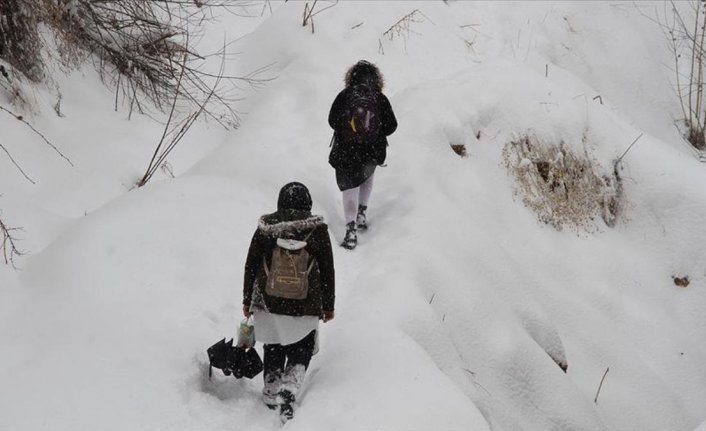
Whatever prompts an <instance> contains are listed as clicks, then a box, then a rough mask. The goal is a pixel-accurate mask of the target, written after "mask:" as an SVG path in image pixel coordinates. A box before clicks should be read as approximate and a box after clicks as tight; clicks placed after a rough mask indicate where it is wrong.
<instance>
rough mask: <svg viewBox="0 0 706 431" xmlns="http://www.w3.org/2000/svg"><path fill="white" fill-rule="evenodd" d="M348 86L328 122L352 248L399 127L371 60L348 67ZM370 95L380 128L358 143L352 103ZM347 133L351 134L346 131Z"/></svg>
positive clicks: (348, 242)
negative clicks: (354, 135)
mask: <svg viewBox="0 0 706 431" xmlns="http://www.w3.org/2000/svg"><path fill="white" fill-rule="evenodd" d="M345 84H346V87H345V88H344V89H343V90H342V91H341V92H340V93H339V94H338V95H337V96H336V98H335V100H334V101H333V104H332V105H331V110H330V111H329V116H328V123H329V125H330V126H331V128H332V129H333V130H334V135H333V141H332V142H333V143H332V148H331V153H330V154H329V164H331V166H332V167H333V168H334V169H336V182H337V184H338V188H339V189H340V190H341V192H342V193H343V212H344V216H345V222H346V235H345V238H344V240H343V242H342V244H341V246H343V247H345V248H347V249H353V248H355V247H356V245H357V243H358V236H357V229H367V220H366V211H367V208H368V202H369V200H370V195H371V193H372V187H373V177H374V174H375V168H376V167H377V166H379V165H383V164H384V163H385V159H386V158H387V145H388V143H387V136H389V135H391V134H392V133H393V132H394V131H395V130H396V129H397V119H396V118H395V114H394V112H393V111H392V106H391V105H390V101H389V100H388V99H387V97H386V96H385V95H384V94H383V93H382V88H383V77H382V73H381V72H380V70H379V69H378V68H377V66H375V65H374V64H372V63H369V62H367V61H365V60H361V61H359V62H358V63H356V64H355V65H353V66H352V67H351V68H349V69H348V71H347V73H346V77H345ZM361 92H363V93H366V94H370V95H371V96H370V97H369V98H370V99H372V100H373V101H372V102H371V103H372V104H373V105H374V108H373V109H374V111H375V112H377V113H379V117H380V118H379V129H377V133H376V135H375V136H372V137H371V138H369V139H367V140H366V142H363V143H360V142H355V141H354V140H353V139H352V138H351V137H350V135H351V133H350V130H349V129H350V128H353V130H354V131H355V124H354V123H352V120H351V118H349V117H350V116H351V113H350V106H351V104H352V103H354V102H352V100H354V99H355V98H356V97H358V96H357V94H358V93H361ZM347 132H348V133H347Z"/></svg>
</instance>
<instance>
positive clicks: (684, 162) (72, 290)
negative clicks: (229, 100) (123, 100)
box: [0, 1, 706, 431]
mask: <svg viewBox="0 0 706 431" xmlns="http://www.w3.org/2000/svg"><path fill="white" fill-rule="evenodd" d="M303 8H304V3H303V2H287V3H284V4H279V5H276V7H275V8H274V11H273V13H272V14H271V15H270V13H269V11H266V19H264V20H262V23H261V24H259V25H258V26H257V27H256V28H255V29H254V31H252V32H251V33H250V34H248V35H247V36H246V37H244V38H243V39H241V40H240V41H238V43H237V44H234V45H233V50H234V51H238V52H241V53H242V54H241V55H240V56H238V57H236V58H235V60H233V62H232V64H230V65H229V69H230V72H233V73H244V72H247V71H250V70H253V69H254V68H257V67H259V66H261V65H265V64H273V66H272V69H271V70H270V72H269V73H271V74H272V75H273V76H276V79H275V80H273V81H271V82H270V83H269V84H268V85H267V86H266V87H265V88H264V89H260V90H257V91H251V92H249V93H248V98H247V99H246V100H245V101H244V102H242V104H241V105H240V106H239V109H240V110H242V111H244V112H245V114H244V116H243V123H242V127H241V128H239V129H238V130H236V131H232V132H228V133H226V132H224V131H222V130H219V129H217V128H215V126H212V125H209V124H200V125H199V126H198V128H197V129H196V128H195V129H194V130H193V131H192V132H191V134H190V135H189V136H188V141H185V142H183V143H182V144H181V146H180V147H179V151H180V152H179V153H176V154H175V155H174V158H173V159H172V165H173V166H174V167H175V173H177V178H175V179H166V178H165V179H163V180H161V181H157V182H154V183H152V184H149V185H147V186H146V187H143V188H141V189H135V190H130V191H128V190H129V189H130V187H131V184H132V183H133V182H134V181H135V180H136V179H137V177H138V175H139V174H140V170H141V169H143V168H144V167H143V163H146V161H147V159H148V157H149V155H150V151H151V146H152V144H153V143H154V142H155V140H156V139H155V136H157V135H158V134H159V125H156V124H153V123H151V122H150V121H149V120H147V119H145V118H133V119H132V120H131V121H130V122H127V121H126V120H125V119H124V117H125V115H124V114H123V113H115V112H112V110H111V95H110V91H109V90H105V89H103V88H102V87H101V86H100V84H99V82H98V80H97V78H96V77H95V75H94V74H93V73H92V72H90V71H88V70H86V71H84V73H83V74H82V75H79V74H73V75H71V76H69V77H66V78H60V79H59V81H60V84H61V85H62V93H63V94H64V98H63V101H62V106H64V110H65V113H66V115H67V116H66V118H57V117H55V116H53V113H51V112H52V111H51V108H48V106H51V104H50V100H49V99H50V97H49V96H46V95H45V96H41V97H39V99H40V105H41V99H42V97H43V98H44V99H47V100H46V102H45V103H46V106H47V107H44V108H42V111H43V112H44V113H43V114H36V115H35V120H36V123H37V126H38V127H39V128H40V129H42V130H43V131H44V132H45V133H46V134H47V135H48V136H51V137H53V138H54V140H55V141H56V142H57V144H59V145H60V147H61V148H62V149H63V150H64V151H65V152H66V153H67V155H69V156H70V157H71V158H72V161H73V162H74V164H75V165H76V166H75V167H74V168H71V167H70V166H67V165H66V163H64V162H63V160H61V159H58V158H56V157H55V156H53V155H52V154H51V153H50V152H48V153H47V154H45V153H44V152H40V151H43V150H44V149H43V148H42V147H41V146H40V144H38V143H36V137H35V136H33V135H32V134H31V133H29V132H27V131H26V130H25V129H23V128H22V126H21V124H16V122H14V121H12V120H11V119H10V120H8V119H7V118H2V119H1V120H0V121H2V123H1V124H2V127H3V138H2V139H3V144H5V143H8V145H14V146H12V147H10V149H11V150H12V151H13V152H15V153H16V154H17V155H20V156H21V161H22V162H23V163H24V164H25V165H26V166H27V168H28V170H29V171H30V172H33V173H34V174H35V176H36V177H37V184H36V185H31V184H28V183H27V182H26V181H24V180H23V179H22V178H21V177H20V176H19V175H18V173H17V172H16V171H14V170H12V169H11V167H12V166H11V165H10V164H9V163H8V162H7V160H4V159H2V158H0V163H2V165H0V166H2V170H1V171H0V178H1V179H2V182H1V184H2V187H3V188H2V190H0V191H1V192H2V193H3V196H2V198H0V208H1V209H2V210H3V212H2V217H3V220H5V221H6V222H8V223H10V224H12V225H22V226H24V227H25V229H26V231H25V232H24V236H26V238H27V240H26V241H25V242H23V243H22V244H23V246H24V247H25V248H26V249H27V250H28V251H30V254H28V255H27V256H24V257H22V258H20V259H19V260H18V266H19V271H16V272H15V271H12V270H11V269H10V268H7V267H0V284H1V285H2V289H0V345H2V346H3V353H2V355H0V387H1V388H2V390H0V429H8V430H10V429H11V430H40V429H47V430H77V429H79V430H83V429H96V428H98V429H104V430H124V429H130V430H137V429H145V430H155V429H174V430H182V429H183V430H187V429H201V430H211V429H213V430H216V429H218V430H222V429H224V428H226V427H227V428H235V429H248V430H270V429H277V428H278V427H279V422H278V419H277V418H276V417H275V415H273V414H272V412H270V411H269V410H267V409H266V408H265V407H264V406H263V405H262V404H261V403H260V401H259V391H260V390H261V380H260V379H259V378H258V379H255V380H254V381H235V380H233V379H232V378H226V377H225V376H221V375H217V376H214V380H213V381H208V378H207V377H206V374H205V363H206V358H205V349H206V348H207V347H208V346H209V345H210V344H212V343H213V342H215V341H217V339H219V338H221V337H222V336H226V335H229V334H230V335H232V334H233V332H234V331H235V328H236V326H237V324H238V322H239V320H240V316H239V309H240V305H239V304H240V301H241V297H240V295H241V293H240V289H241V277H242V266H243V264H244V261H245V254H246V252H247V246H248V243H249V239H250V236H251V235H252V231H253V230H254V228H255V224H256V220H257V217H258V216H259V215H260V214H262V213H264V212H269V211H271V210H273V209H274V207H275V202H276V195H277V191H278V190H279V188H280V187H281V186H282V185H283V184H284V183H286V182H288V181H291V180H299V181H302V182H304V183H305V184H307V185H308V186H309V188H310V189H311V192H312V196H313V198H314V211H315V212H317V213H320V214H322V215H324V216H325V218H326V219H327V221H328V222H329V225H330V227H331V233H332V236H333V237H334V238H335V239H336V240H337V241H340V239H341V238H342V234H343V227H342V224H343V223H342V221H341V219H342V214H341V213H342V211H341V209H340V196H339V192H338V190H337V188H336V185H335V181H334V175H333V170H332V169H331V168H330V167H329V166H328V165H327V163H326V160H327V154H328V142H329V139H330V136H331V131H330V129H329V128H328V125H327V124H326V116H327V113H328V108H329V106H330V103H331V101H332V100H333V97H334V96H335V95H336V93H337V92H338V91H339V90H340V88H341V86H342V78H343V73H344V71H345V69H346V68H347V67H348V66H350V65H351V64H352V63H354V62H355V61H357V60H358V59H361V58H366V59H369V60H372V61H374V62H376V63H377V64H378V65H379V66H380V68H381V69H382V71H383V72H384V73H385V77H386V90H385V91H386V94H387V95H388V96H389V97H390V99H391V102H392V105H393V108H394V109H395V112H396V114H397V117H398V121H399V123H400V127H399V129H398V131H397V132H396V133H395V134H394V135H393V136H392V137H391V138H390V143H391V146H390V148H389V151H388V154H389V160H388V164H389V166H388V167H386V168H382V169H380V170H379V171H378V173H377V175H376V186H375V191H374V195H373V202H372V203H371V207H370V214H369V217H370V224H371V228H370V231H369V232H367V233H365V234H362V235H361V236H360V246H359V247H358V248H357V249H356V250H355V251H354V252H347V251H345V250H343V249H339V248H336V250H335V259H336V271H337V303H336V311H337V314H336V316H337V317H336V319H335V320H334V321H333V322H331V323H329V324H326V325H323V326H322V339H321V352H320V353H319V354H318V355H317V356H316V357H315V359H314V361H313V362H312V366H311V369H310V372H309V374H308V378H307V382H306V388H305V390H304V394H303V398H302V402H301V406H300V408H299V410H298V412H297V415H296V417H295V419H294V420H293V421H291V422H290V423H289V424H287V425H286V427H287V428H289V429H293V430H294V429H301V430H319V429H321V430H330V429H336V430H368V429H370V430H372V429H379V430H385V431H387V430H398V429H399V430H427V429H438V430H469V429H472V430H489V429H493V430H549V429H552V430H602V429H605V430H688V431H691V430H695V429H697V427H699V424H702V422H703V421H704V420H705V419H706V385H704V382H706V366H704V364H706V350H704V348H703V347H702V346H701V343H700V341H701V340H703V339H705V338H706V319H705V318H704V317H703V315H704V314H703V313H702V310H703V309H705V308H706V293H704V289H705V288H706V253H705V252H704V248H703V246H702V244H703V243H704V241H706V226H705V225H704V224H703V221H702V218H701V217H700V216H701V215H702V214H704V213H706V189H704V187H703V186H702V184H703V183H704V181H705V180H706V171H705V170H704V165H703V164H700V163H699V162H697V161H696V159H695V158H694V157H693V156H692V153H691V152H690V150H689V149H688V148H687V147H686V146H685V145H684V143H683V142H682V141H681V139H680V138H679V136H678V135H677V133H676V130H675V129H674V127H673V125H672V122H673V117H675V116H676V112H677V108H678V105H677V102H676V100H674V99H673V96H672V94H671V91H672V90H671V87H670V85H669V80H670V78H671V76H670V72H669V70H668V69H667V68H666V67H665V66H664V65H665V64H668V62H669V61H670V59H669V55H668V52H667V51H666V48H663V46H664V45H663V44H662V43H663V42H662V40H661V37H662V36H661V33H660V31H659V29H658V28H655V27H654V25H653V24H652V23H650V22H649V21H647V20H646V19H644V17H643V16H642V15H641V12H642V13H645V12H646V11H645V10H641V11H638V10H636V9H635V6H634V5H633V4H632V3H598V2H583V3H566V2H556V3H539V2H527V3H512V4H507V3H498V2H478V3H476V2H449V4H446V3H444V2H440V1H435V2H417V1H414V2H401V1H399V2H398V1H395V2H358V1H356V2H339V4H337V5H336V6H334V7H332V8H330V9H327V10H325V11H323V12H322V13H320V14H319V15H317V16H316V17H315V25H316V27H315V33H313V34H312V32H311V28H310V27H306V28H303V27H301V13H302V10H303ZM414 10H418V12H417V13H416V14H415V15H414V16H413V19H414V22H412V23H411V24H410V27H409V32H407V31H406V30H403V31H402V32H400V33H393V34H394V36H393V37H392V38H391V39H390V38H389V37H387V36H385V35H383V33H384V32H385V31H386V30H387V29H388V28H390V27H391V26H392V25H393V24H394V23H395V22H397V21H398V20H399V19H400V18H402V17H403V16H405V15H407V14H409V13H411V12H413V11H414ZM240 20H241V18H237V17H234V16H229V15H224V16H223V21H222V23H221V24H220V25H219V26H218V29H214V30H213V33H212V34H209V37H208V38H204V41H203V43H204V44H208V43H211V42H212V43H213V44H214V45H217V44H218V43H222V40H223V33H222V31H223V30H225V31H228V37H229V38H235V37H236V36H240V35H241V34H242V33H241V32H242V30H239V25H238V24H239V22H240ZM361 23H362V24H361ZM249 25H251V24H249ZM240 28H242V27H240ZM86 84H88V85H86ZM42 94H43V93H42ZM597 95H600V96H601V100H602V101H603V104H601V103H599V102H598V99H596V100H593V99H594V97H596V96H597ZM49 113H51V114H49ZM5 130H8V133H7V135H6V134H5V132H4V131H5ZM640 133H644V135H643V137H642V138H641V139H640V141H639V142H638V143H637V144H636V145H635V146H634V147H633V149H632V150H631V151H630V153H629V154H628V155H627V156H626V157H625V159H624V161H623V163H622V164H621V166H622V170H621V171H620V174H621V177H622V179H623V193H624V197H625V202H624V205H623V208H622V212H621V215H620V218H619V220H618V223H617V225H616V226H615V227H614V228H609V227H607V226H605V225H604V224H602V222H596V224H595V226H594V229H593V230H592V231H591V232H590V233H586V232H582V233H578V234H577V233H575V232H572V231H570V230H565V231H562V232H559V231H556V230H555V229H553V228H551V227H549V226H546V225H543V224H541V223H539V222H537V217H536V215H535V214H533V213H532V212H531V211H530V210H528V209H527V208H525V206H524V205H523V204H522V200H521V199H520V198H519V197H516V196H515V195H514V184H513V181H514V180H513V178H512V177H511V176H510V175H509V174H508V172H507V169H506V168H505V165H504V162H503V157H502V151H503V148H504V147H505V145H506V144H507V143H509V142H510V141H511V140H514V139H517V138H518V137H519V136H522V135H524V134H532V135H533V136H536V137H538V138H540V139H542V140H547V141H553V142H559V141H563V142H564V143H565V144H566V145H567V146H568V148H571V149H574V150H575V151H578V152H581V153H585V154H587V155H588V156H589V157H590V158H591V159H592V160H594V161H595V163H596V165H597V166H599V167H600V168H601V169H604V170H612V163H613V160H614V159H616V158H617V157H619V156H620V155H621V154H623V152H624V151H625V149H626V148H627V146H628V145H629V144H630V143H631V142H632V141H633V139H635V137H637V136H638V135H639V134H640ZM6 136H8V137H11V138H12V139H6V138H5V137H6ZM449 144H464V145H465V146H466V149H467V151H468V153H469V155H468V157H466V158H460V157H458V156H457V155H456V154H455V153H454V152H452V151H451V149H450V147H449ZM31 145H36V147H32V146H31ZM197 160H198V162H197ZM62 163H63V164H62ZM192 165H193V166H192ZM684 275H688V276H689V279H690V284H689V286H688V287H686V288H680V287H677V286H675V285H674V283H673V280H672V276H684ZM556 361H558V362H562V363H566V364H568V372H567V373H564V372H563V371H562V369H561V368H560V367H559V366H557V364H556ZM607 368H610V370H609V372H608V374H607V375H606V376H605V381H604V382H603V385H602V388H601V391H600V394H599V397H598V400H597V403H596V402H594V398H595V397H596V392H597V389H598V385H599V383H600V382H601V377H603V375H604V373H605V372H606V369H607ZM701 426H702V427H703V425H701ZM699 429H700V428H699Z"/></svg>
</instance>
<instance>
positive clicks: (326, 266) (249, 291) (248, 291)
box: [243, 210, 336, 316]
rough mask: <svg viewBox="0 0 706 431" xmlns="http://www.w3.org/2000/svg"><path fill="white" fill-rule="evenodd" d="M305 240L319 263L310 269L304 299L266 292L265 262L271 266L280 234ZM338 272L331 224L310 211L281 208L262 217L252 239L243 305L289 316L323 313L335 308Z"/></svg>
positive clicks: (247, 262) (309, 250)
mask: <svg viewBox="0 0 706 431" xmlns="http://www.w3.org/2000/svg"><path fill="white" fill-rule="evenodd" d="M309 233H311V235H310V236H309V238H308V239H307V240H306V242H307V245H306V247H305V249H306V251H307V252H309V255H310V256H313V258H314V259H315V261H316V263H315V264H314V266H313V267H312V270H311V272H310V273H309V293H308V295H307V297H306V298H305V299H302V300H296V299H285V298H277V297H273V296H270V295H267V293H265V284H266V282H267V275H266V274H265V269H264V266H263V262H267V267H268V268H269V267H270V265H271V264H272V251H273V250H274V248H275V247H276V242H277V238H292V239H297V240H304V238H305V237H306V236H307V235H309ZM335 298H336V294H335V272H334V268H333V252H332V250H331V240H330V238H329V234H328V226H327V225H326V223H324V220H323V218H322V217H321V216H313V215H311V213H310V212H308V211H299V210H280V211H277V212H275V213H272V214H268V215H264V216H262V217H261V218H260V221H259V224H258V228H257V230H256V231H255V234H254V235H253V237H252V241H251V242H250V248H249V249H248V257H247V260H246V262H245V276H244V283H243V305H247V306H250V307H251V309H252V311H254V312H255V313H256V312H257V310H258V309H260V310H265V311H268V312H270V313H275V314H284V315H287V316H321V315H322V311H324V310H325V311H333V310H334V302H335Z"/></svg>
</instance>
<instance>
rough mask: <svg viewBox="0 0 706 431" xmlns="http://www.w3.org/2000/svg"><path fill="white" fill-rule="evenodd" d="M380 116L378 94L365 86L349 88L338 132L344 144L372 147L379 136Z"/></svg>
mask: <svg viewBox="0 0 706 431" xmlns="http://www.w3.org/2000/svg"><path fill="white" fill-rule="evenodd" d="M381 127H382V115H381V112H380V103H379V100H378V92H377V91H376V90H375V89H373V88H372V87H370V86H368V85H365V84H358V85H355V86H353V87H352V88H351V91H350V93H349V95H348V98H347V100H346V104H345V110H344V124H343V129H342V130H341V131H340V132H341V135H342V138H343V140H344V141H346V142H350V143H353V144H356V145H372V143H373V142H374V141H375V140H377V139H378V137H379V135H380V129H381Z"/></svg>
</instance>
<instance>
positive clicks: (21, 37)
mask: <svg viewBox="0 0 706 431" xmlns="http://www.w3.org/2000/svg"><path fill="white" fill-rule="evenodd" d="M37 9H38V8H37V7H36V5H35V3H34V2H28V1H26V0H3V1H2V2H0V58H2V59H4V60H5V61H6V62H7V64H8V65H9V66H10V67H7V68H6V67H5V66H3V70H4V72H3V73H2V75H3V77H4V78H5V79H10V75H11V74H12V72H16V73H21V74H22V75H24V76H26V77H27V78H29V79H31V80H33V81H39V80H41V79H42V75H43V71H42V61H41V57H40V54H39V53H40V50H41V46H42V42H41V39H40V36H39V33H38V30H37V13H36V12H37ZM8 69H9V70H8ZM0 81H2V80H0ZM3 86H5V85H3Z"/></svg>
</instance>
